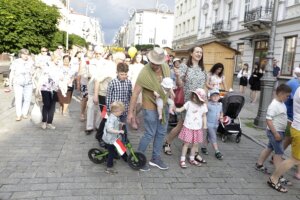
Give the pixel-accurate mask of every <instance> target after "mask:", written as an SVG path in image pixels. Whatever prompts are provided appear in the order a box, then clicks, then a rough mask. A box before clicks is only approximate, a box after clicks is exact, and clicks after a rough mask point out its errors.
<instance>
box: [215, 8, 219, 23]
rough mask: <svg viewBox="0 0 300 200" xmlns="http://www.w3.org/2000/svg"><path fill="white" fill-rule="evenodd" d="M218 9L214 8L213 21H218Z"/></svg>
mask: <svg viewBox="0 0 300 200" xmlns="http://www.w3.org/2000/svg"><path fill="white" fill-rule="evenodd" d="M218 11H219V9H215V23H216V22H217V21H218Z"/></svg>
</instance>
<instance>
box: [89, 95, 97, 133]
mask: <svg viewBox="0 0 300 200" xmlns="http://www.w3.org/2000/svg"><path fill="white" fill-rule="evenodd" d="M97 106H98V105H95V104H94V102H93V95H88V101H87V105H86V107H87V109H86V130H93V129H94V128H95V119H96V117H95V115H96V112H97V111H98V110H99V109H98V108H97ZM97 128H98V127H97Z"/></svg>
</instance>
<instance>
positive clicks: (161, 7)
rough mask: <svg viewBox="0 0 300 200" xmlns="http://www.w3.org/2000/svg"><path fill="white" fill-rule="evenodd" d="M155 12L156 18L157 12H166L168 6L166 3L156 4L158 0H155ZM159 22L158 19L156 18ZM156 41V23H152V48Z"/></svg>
mask: <svg viewBox="0 0 300 200" xmlns="http://www.w3.org/2000/svg"><path fill="white" fill-rule="evenodd" d="M155 9H156V13H155V18H157V13H158V12H160V10H161V11H162V13H163V14H166V13H167V12H168V10H169V7H168V6H167V5H166V4H158V0H156V7H155ZM157 22H159V20H157ZM155 43H156V23H155V25H154V38H153V48H154V47H155Z"/></svg>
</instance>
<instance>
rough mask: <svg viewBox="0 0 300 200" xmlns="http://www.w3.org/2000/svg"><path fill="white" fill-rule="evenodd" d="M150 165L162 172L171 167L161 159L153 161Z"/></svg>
mask: <svg viewBox="0 0 300 200" xmlns="http://www.w3.org/2000/svg"><path fill="white" fill-rule="evenodd" d="M149 165H151V166H153V167H157V168H159V169H161V170H167V169H169V167H168V166H167V165H166V164H165V163H164V162H163V161H162V160H161V159H151V160H150V161H149Z"/></svg>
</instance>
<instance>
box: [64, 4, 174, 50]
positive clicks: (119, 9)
mask: <svg viewBox="0 0 300 200" xmlns="http://www.w3.org/2000/svg"><path fill="white" fill-rule="evenodd" d="M158 3H159V4H166V5H167V6H168V8H169V10H171V11H174V6H175V0H158ZM86 5H89V6H88V7H87V6H86ZM155 5H156V0H70V7H71V8H73V9H74V11H75V12H78V13H81V14H86V10H88V16H91V17H95V18H97V19H98V20H99V21H100V24H101V26H102V29H103V31H104V38H105V43H106V44H111V43H112V42H113V38H114V36H115V34H116V33H117V32H118V30H119V28H120V26H122V25H123V23H124V21H125V20H129V12H130V11H132V10H134V9H144V8H155ZM86 8H90V9H86ZM93 9H94V11H93V12H91V10H93ZM129 10H130V11H129Z"/></svg>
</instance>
